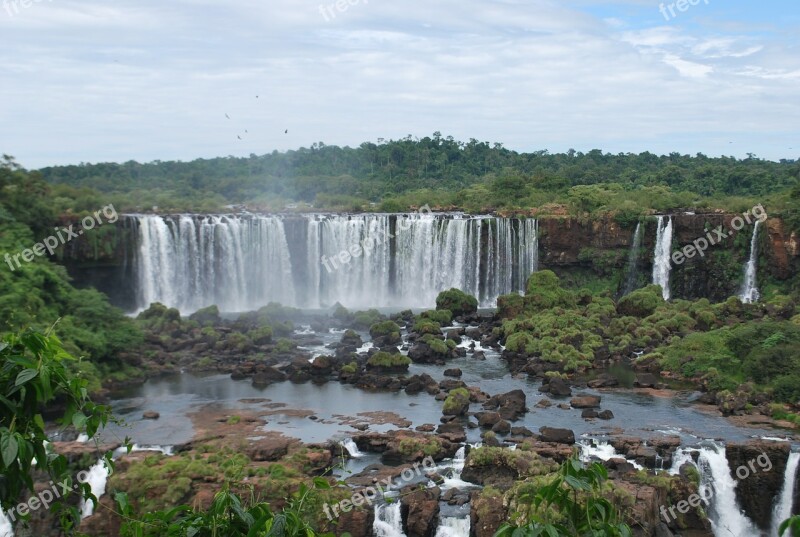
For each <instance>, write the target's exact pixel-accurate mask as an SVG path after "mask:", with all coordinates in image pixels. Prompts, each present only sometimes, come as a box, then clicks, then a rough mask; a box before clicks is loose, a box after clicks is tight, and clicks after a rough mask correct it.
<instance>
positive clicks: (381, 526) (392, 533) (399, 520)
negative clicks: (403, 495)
mask: <svg viewBox="0 0 800 537" xmlns="http://www.w3.org/2000/svg"><path fill="white" fill-rule="evenodd" d="M372 532H373V535H374V536H375V537H406V534H405V533H403V517H402V514H401V513H400V500H398V499H395V501H393V502H392V503H387V504H381V505H375V521H374V522H373V523H372Z"/></svg>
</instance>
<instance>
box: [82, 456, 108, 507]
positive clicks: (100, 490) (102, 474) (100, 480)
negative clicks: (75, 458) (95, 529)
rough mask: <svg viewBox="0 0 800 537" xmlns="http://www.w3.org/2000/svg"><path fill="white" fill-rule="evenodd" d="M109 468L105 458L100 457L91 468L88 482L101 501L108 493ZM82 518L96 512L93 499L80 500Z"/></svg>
mask: <svg viewBox="0 0 800 537" xmlns="http://www.w3.org/2000/svg"><path fill="white" fill-rule="evenodd" d="M108 474H109V472H108V468H107V467H106V463H105V461H104V460H103V459H100V460H99V461H97V463H95V465H94V466H92V467H91V468H89V475H88V476H87V478H86V482H87V483H89V487H90V488H91V489H92V494H94V496H95V497H96V498H97V501H98V502H99V501H100V497H101V496H102V495H103V494H105V493H106V483H107V481H108ZM80 510H81V519H84V518H87V517H90V516H92V514H93V513H94V503H93V502H91V501H88V502H87V501H85V500H81V502H80Z"/></svg>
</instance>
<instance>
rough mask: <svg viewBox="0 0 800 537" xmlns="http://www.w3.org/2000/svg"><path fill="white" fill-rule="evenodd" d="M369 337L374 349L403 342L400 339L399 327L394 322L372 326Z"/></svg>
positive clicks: (384, 322)
mask: <svg viewBox="0 0 800 537" xmlns="http://www.w3.org/2000/svg"><path fill="white" fill-rule="evenodd" d="M369 335H370V336H371V337H372V340H373V343H374V344H375V346H376V347H383V346H384V345H397V344H399V343H400V342H402V341H403V339H402V337H400V327H399V326H398V325H397V323H395V322H394V321H383V322H380V323H376V324H374V325H372V326H371V327H370V329H369Z"/></svg>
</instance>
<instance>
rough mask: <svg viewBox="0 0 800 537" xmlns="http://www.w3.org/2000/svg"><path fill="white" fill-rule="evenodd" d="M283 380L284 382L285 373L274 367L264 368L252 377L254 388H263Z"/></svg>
mask: <svg viewBox="0 0 800 537" xmlns="http://www.w3.org/2000/svg"><path fill="white" fill-rule="evenodd" d="M284 380H286V373H284V372H283V371H279V370H277V369H275V368H274V367H265V368H263V369H261V370H260V371H258V372H257V373H255V374H254V375H253V381H252V382H253V386H254V387H256V388H265V387H267V386H269V385H270V384H274V383H276V382H283V381H284Z"/></svg>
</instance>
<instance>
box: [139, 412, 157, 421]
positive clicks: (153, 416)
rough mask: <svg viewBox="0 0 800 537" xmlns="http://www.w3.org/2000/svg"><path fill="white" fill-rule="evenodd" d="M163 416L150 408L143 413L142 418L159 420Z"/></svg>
mask: <svg viewBox="0 0 800 537" xmlns="http://www.w3.org/2000/svg"><path fill="white" fill-rule="evenodd" d="M160 417H161V414H159V413H158V412H156V411H155V410H148V411H147V412H145V413H144V414H142V419H144V420H157V419H158V418H160Z"/></svg>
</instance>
